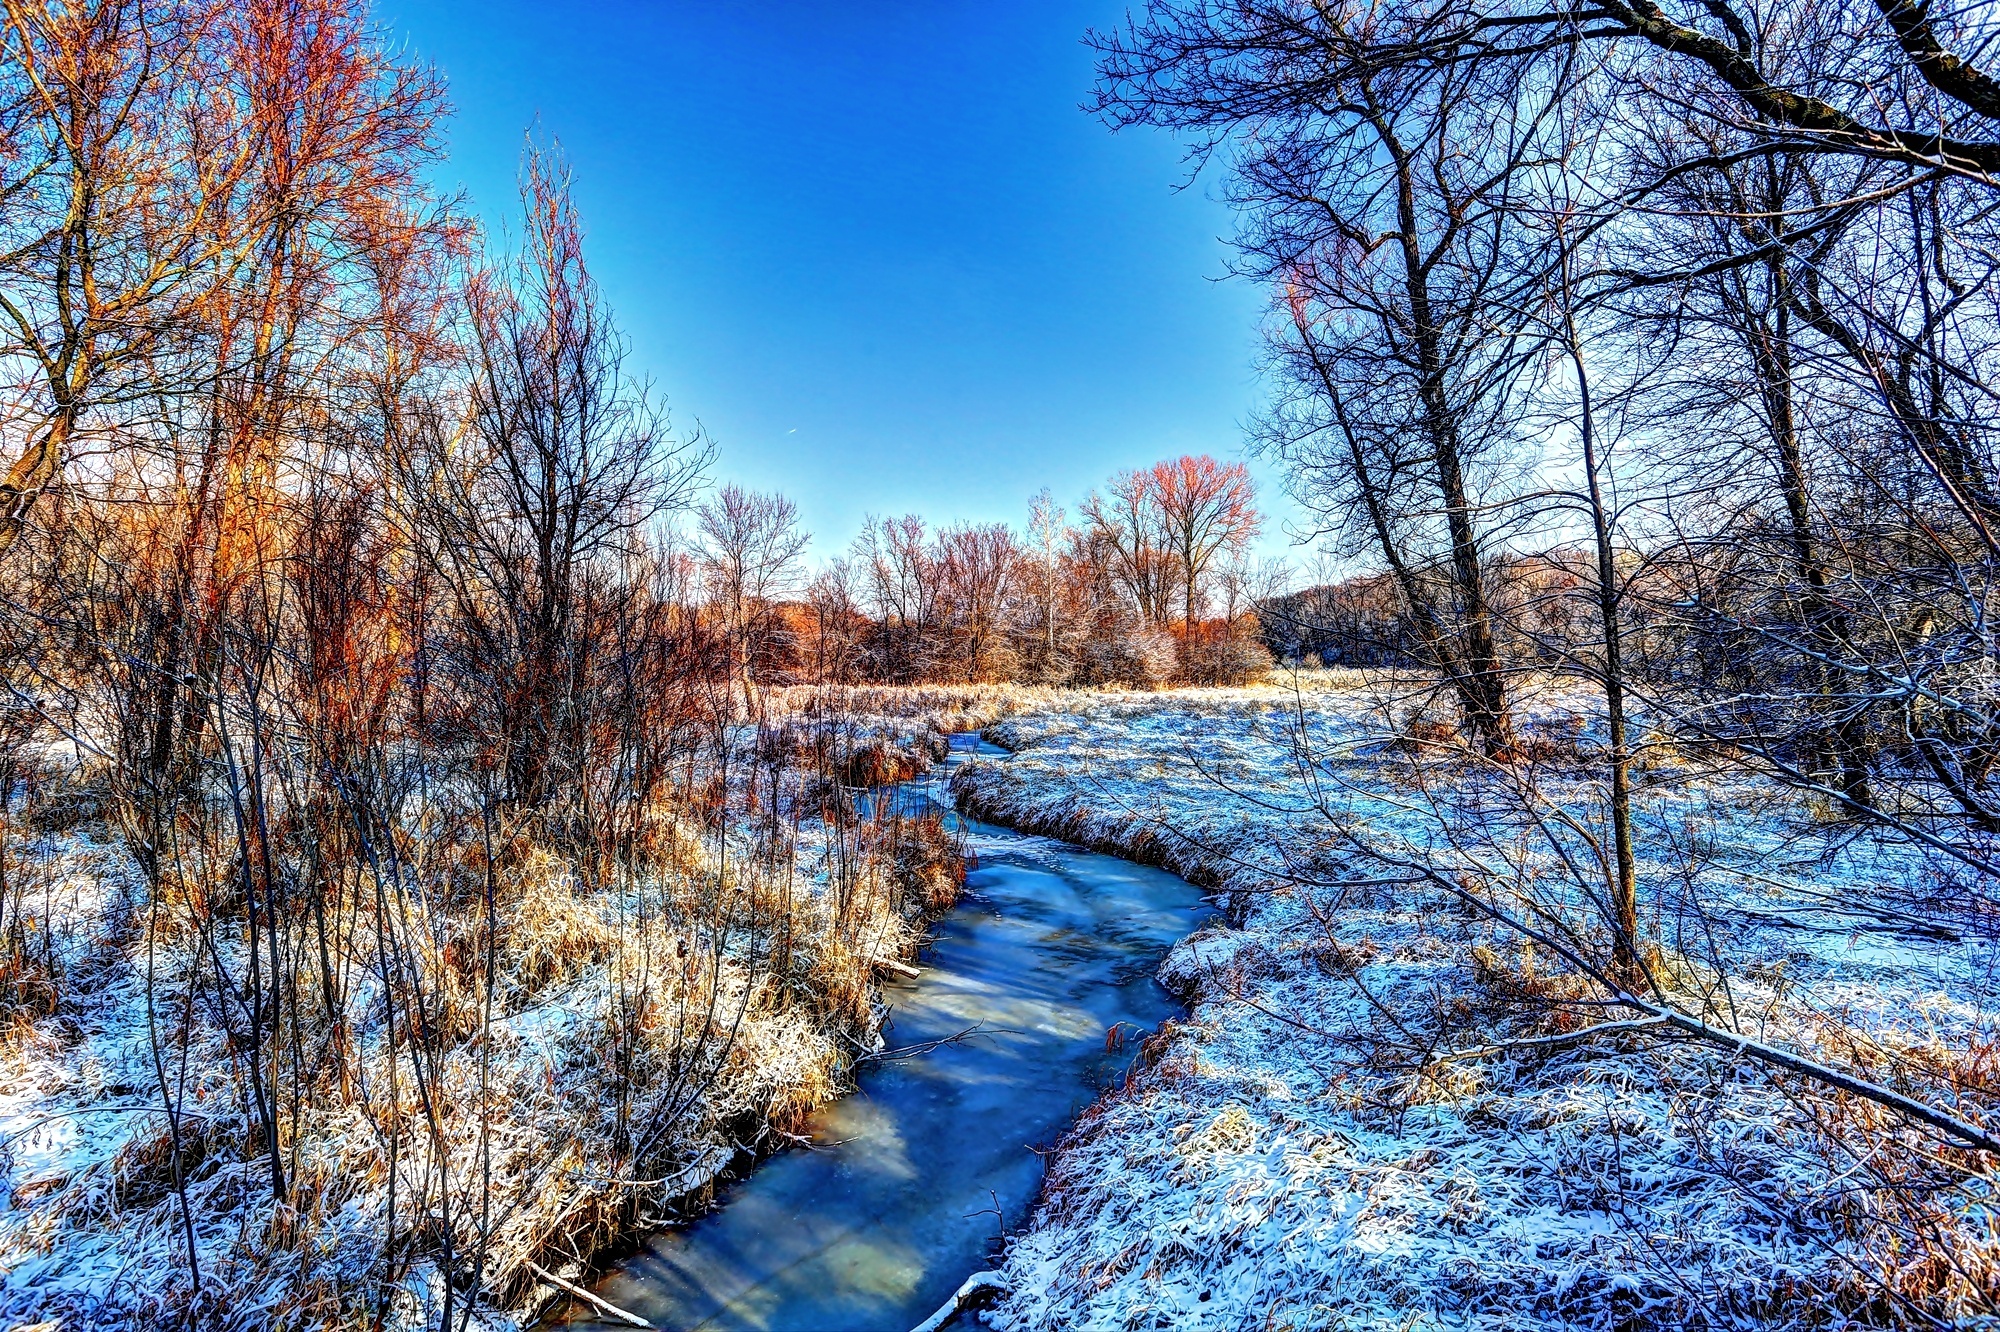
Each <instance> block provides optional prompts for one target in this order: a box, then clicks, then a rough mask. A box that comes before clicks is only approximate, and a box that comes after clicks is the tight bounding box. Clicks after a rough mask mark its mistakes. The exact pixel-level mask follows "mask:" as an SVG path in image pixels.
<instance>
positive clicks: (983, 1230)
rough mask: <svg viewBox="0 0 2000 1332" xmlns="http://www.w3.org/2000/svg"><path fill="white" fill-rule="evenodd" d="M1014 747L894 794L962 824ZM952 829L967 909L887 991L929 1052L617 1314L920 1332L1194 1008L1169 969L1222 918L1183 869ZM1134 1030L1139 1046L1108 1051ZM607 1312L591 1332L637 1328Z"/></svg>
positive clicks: (892, 1021) (663, 1268) (617, 1292)
mask: <svg viewBox="0 0 2000 1332" xmlns="http://www.w3.org/2000/svg"><path fill="white" fill-rule="evenodd" d="M1005 753H1006V751H1005V750H1002V749H999V748H996V747H995V746H993V745H990V744H987V743H985V742H983V741H980V740H978V738H977V737H976V736H972V735H962V736H957V737H954V739H953V752H952V756H951V757H950V758H949V759H948V760H947V761H946V762H945V763H944V764H943V765H941V766H940V767H939V768H937V769H934V770H933V771H932V772H931V773H930V774H929V775H928V776H927V777H926V778H924V779H923V780H919V781H912V782H906V783H903V784H902V785H901V786H900V787H897V788H894V798H896V799H898V800H899V801H902V802H904V807H905V808H911V807H912V806H915V807H918V808H921V807H922V806H923V805H924V804H925V803H926V802H928V804H930V805H931V806H933V807H936V808H940V809H946V810H948V809H949V799H948V797H947V796H946V794H945V782H946V781H947V780H948V779H949V776H950V772H951V770H952V769H953V768H954V767H956V766H957V765H958V764H960V763H962V762H964V761H965V759H966V758H967V757H968V756H971V755H975V754H976V755H978V756H980V757H1004V756H1005ZM952 818H953V819H954V820H955V821H957V823H958V824H959V825H960V826H961V827H962V828H963V829H964V831H965V833H966V840H967V844H968V850H969V851H971V852H972V853H973V854H974V855H975V856H976V857H977V861H976V864H975V866H974V868H973V869H972V870H971V872H970V873H969V874H968V875H967V878H966V885H965V893H964V896H963V897H961V898H960V899H959V902H958V905H957V906H956V907H954V908H953V909H952V911H951V912H950V913H949V914H947V915H946V916H944V917H943V918H942V919H941V920H939V921H938V922H936V926H935V932H934V939H933V942H932V945H931V946H930V947H929V948H927V949H926V950H925V952H924V954H923V956H922V957H920V958H919V959H918V963H919V965H920V966H921V967H922V968H923V971H922V974H921V975H920V976H919V977H918V978H917V979H915V980H909V981H892V982H890V983H888V984H886V985H885V986H884V987H883V995H884V999H885V1000H886V1002H887V1003H888V1005H889V1008H890V1016H889V1020H888V1023H887V1025H886V1028H885V1031H884V1033H883V1035H884V1039H885V1041H886V1042H887V1044H888V1046H889V1047H890V1048H891V1049H892V1050H910V1049H911V1048H912V1047H915V1048H916V1050H917V1052H915V1053H907V1054H903V1055H899V1056H895V1057H890V1058H882V1059H875V1060H870V1061H869V1062H868V1063H866V1064H864V1065H863V1066H862V1071H861V1073H860V1076H859V1084H860V1085H859V1088H858V1089H857V1090H856V1091H855V1093H854V1094H853V1095H851V1096H848V1097H845V1098H843V1099H841V1100H839V1101H836V1102H834V1103H833V1104H831V1105H829V1106H827V1107H826V1108H825V1109H823V1110H822V1111H821V1112H820V1113H819V1114H818V1115H817V1116H816V1117H815V1119H814V1121H813V1124H812V1127H811V1139H812V1143H813V1145H812V1146H811V1147H810V1148H802V1149H795V1150H791V1151H786V1152H783V1153H780V1154H779V1155H777V1156H774V1157H772V1158H771V1159H770V1160H768V1161H765V1162H763V1163H762V1164H760V1165H758V1166H757V1168H756V1169H755V1170H753V1171H752V1172H751V1173H750V1174H749V1176H748V1177H747V1178H745V1179H743V1180H741V1181H740V1182H738V1183H736V1184H733V1185H731V1186H730V1187H729V1188H728V1189H727V1190H726V1191H725V1192H724V1193H723V1194H722V1196H721V1197H720V1199H719V1200H718V1206H717V1207H716V1208H715V1209H714V1210H713V1211H711V1212H709V1213H708V1214H707V1215H705V1216H703V1217H701V1218H700V1219H698V1220H696V1221H694V1222H692V1223H691V1224H689V1225H687V1226H685V1227H682V1228H680V1229H676V1230H672V1231H665V1232H662V1233H660V1234H657V1235H655V1236H653V1237H651V1238H650V1239H649V1241H648V1242H647V1243H646V1245H645V1246H644V1247H643V1248H641V1249H640V1250H639V1251H638V1252H637V1253H636V1254H634V1255H633V1256H631V1257H630V1258H629V1259H627V1260H626V1261H625V1262H624V1263H623V1264H621V1265H620V1266H618V1267H617V1268H615V1269H613V1270H612V1271H611V1272H610V1273H608V1274H607V1275H606V1276H605V1277H604V1278H603V1279H602V1280H601V1281H600V1282H599V1283H598V1285H597V1287H596V1289H597V1293H598V1294H599V1295H600V1296H602V1297H603V1298H604V1299H606V1300H609V1301H611V1302H612V1303H613V1304H616V1305H618V1306H620V1307H622V1308H624V1309H628V1310H630V1311H631V1312H633V1313H635V1314H638V1315H639V1316H640V1317H642V1318H645V1319H647V1320H648V1321H649V1322H651V1323H652V1324H653V1325H654V1326H656V1327H659V1328H664V1329H673V1330H674V1332H692V1330H693V1329H697V1328H699V1329H725V1328H729V1329H759V1330H765V1329H768V1330H769V1332H850V1330H851V1332H909V1329H910V1328H912V1327H913V1326H915V1325H916V1324H917V1323H919V1322H921V1321H922V1320H923V1319H925V1318H926V1317H928V1316H929V1315H930V1314H931V1313H933V1312H934V1311H935V1310H937V1309H938V1308H939V1306H941V1305H942V1304H944V1302H945V1301H946V1300H948V1299H950V1298H951V1295H952V1292H953V1291H955V1290H956V1289H957V1288H958V1286H959V1283H960V1282H962V1281H963V1280H965V1278H966V1277H967V1276H969V1275H970V1274H971V1273H973V1272H975V1271H978V1270H980V1269H981V1268H983V1267H985V1266H987V1265H988V1263H989V1260H990V1258H991V1257H992V1255H993V1253H994V1252H995V1249H996V1245H997V1242H998V1240H999V1238H1000V1236H1001V1235H1002V1234H1003V1233H1004V1231H1005V1230H1006V1229H1007V1228H1008V1227H1018V1226H1019V1225H1020V1224H1021V1223H1022V1222H1023V1221H1024V1220H1026V1218H1027V1213H1028V1210H1029V1208H1030V1207H1031V1206H1032V1205H1033V1203H1034V1200H1035V1194H1036V1191H1037V1190H1038V1188H1039V1187H1040V1184H1041V1179H1042V1160H1041V1157H1040V1156H1039V1155H1038V1154H1037V1150H1036V1149H1037V1148H1041V1149H1044V1150H1045V1149H1046V1148H1048V1147H1049V1146H1051V1145H1053V1144H1054V1143H1055V1141H1056V1140H1057V1139H1058V1138H1059V1137H1061V1136H1062V1134H1063V1132H1064V1130H1066V1129H1067V1128H1068V1127H1069V1125H1070V1124H1071V1123H1072V1122H1073V1121H1074V1120H1075V1118H1076V1116H1077V1114H1078V1113H1079V1112H1081V1111H1082V1110H1083V1109H1084V1108H1085V1107H1086V1106H1088V1105H1089V1104H1090V1103H1091V1102H1092V1101H1094V1100H1096V1099H1097V1097H1098V1096H1099V1095H1100V1094H1101V1093H1102V1092H1103V1091H1104V1090H1105V1089H1106V1088H1107V1087H1108V1086H1110V1085H1111V1084H1112V1083H1114V1082H1115V1081H1116V1080H1117V1079H1118V1078H1119V1077H1120V1076H1121V1075H1122V1074H1123V1072H1124V1070H1125V1069H1126V1067H1127V1066H1128V1065H1129V1064H1130V1061H1131V1059H1132V1054H1133V1046H1134V1040H1135V1038H1136V1037H1138V1036H1140V1035H1142V1034H1143V1033H1144V1032H1147V1031H1151V1030H1152V1029H1153V1028H1154V1027H1156V1026H1158V1025H1159V1023H1160V1022H1161V1021H1163V1020H1164V1019H1166V1018H1167V1017H1169V1016H1172V1015H1173V1014H1174V1013H1175V1012H1176V1011H1177V1007H1176V1005H1175V1003H1174V1001H1173V999H1172V998H1171V997H1170V996H1169V995H1168V994H1167V992H1166V991H1165V990H1163V989H1162V988H1161V987H1160V984H1159V982H1158V981H1156V980H1155V979H1154V977H1153V972H1154V969H1155V968H1156V967H1157V966H1158V965H1159V962H1160V959H1161V958H1162V957H1164V956H1165V955H1166V952H1167V950H1168V949H1169V948H1170V947H1172V946H1173V944H1174V943H1175V941H1177V940H1178V939H1180V938H1181V937H1182V936H1183V935H1185V934H1187V933H1188V932H1189V931H1190V930H1192V929H1193V928H1195V926H1196V925H1198V924H1200V923H1201V921H1202V919H1203V918H1204V917H1205V916H1206V914H1207V908H1206V907H1205V905H1204V904H1203V901H1202V896H1201V893H1200V891H1199V890H1198V889H1196V888H1194V887H1192V886H1191V885H1189V884H1188V883H1187V882H1186V881H1184V880H1182V879H1179V878H1177V877H1175V876H1174V875H1172V874H1169V873H1168V872H1167V871H1165V870H1161V869H1154V868H1152V867H1150V866H1144V865H1135V864H1133V863H1131V862H1130V861H1126V860H1120V859H1119V858H1117V857H1115V856H1108V855H1100V854H1097V853H1095V852H1091V851H1085V850H1083V849H1081V848H1080V847H1075V846H1070V845H1067V844H1065V843H1061V842H1054V841H1050V840H1048V839H1046V838H1041V837H1032V836H1028V835H1026V834H1022V833H1016V832H1013V831H1010V830H1008V829H1006V828H1000V827H996V826H994V825H992V824H987V823H981V822H978V821H976V820H971V819H962V818H960V817H959V816H957V815H955V814H954V815H952ZM974 1027H977V1028H978V1029H979V1030H978V1031H977V1032H975V1034H973V1035H971V1036H968V1037H966V1038H964V1039H961V1040H955V1041H953V1040H950V1039H949V1038H951V1037H954V1036H957V1035H958V1034H959V1033H961V1032H964V1031H966V1030H967V1029H968V1028H974ZM1114 1027H1118V1028H1119V1035H1120V1037H1121V1038H1122V1039H1118V1040H1108V1039H1107V1033H1108V1032H1110V1031H1111V1030H1112V1028H1114ZM939 1041H945V1042H947V1043H945V1044H939V1045H936V1046H934V1047H932V1048H928V1049H926V1048H924V1047H925V1046H926V1045H927V1044H928V1043H931V1042H939ZM587 1312H588V1311H586V1310H584V1309H582V1308H580V1307H579V1308H578V1309H577V1310H576V1311H575V1313H576V1315H577V1316H578V1318H579V1321H577V1322H576V1323H573V1324H571V1325H572V1326H607V1327H610V1326H621V1324H616V1323H602V1324H595V1323H592V1322H590V1321H589V1320H588V1318H587V1317H582V1315H585V1314H587ZM960 1325H965V1326H974V1325H976V1324H975V1323H974V1322H973V1315H970V1314H961V1315H959V1318H958V1320H957V1321H956V1322H954V1323H953V1324H951V1326H954V1327H956V1326H960Z"/></svg>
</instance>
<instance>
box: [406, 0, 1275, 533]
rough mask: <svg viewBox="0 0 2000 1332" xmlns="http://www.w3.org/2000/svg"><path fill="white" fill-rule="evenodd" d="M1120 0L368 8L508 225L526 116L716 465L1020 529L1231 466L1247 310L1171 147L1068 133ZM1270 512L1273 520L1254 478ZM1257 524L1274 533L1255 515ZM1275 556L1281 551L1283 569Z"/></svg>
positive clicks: (1245, 384)
mask: <svg viewBox="0 0 2000 1332" xmlns="http://www.w3.org/2000/svg"><path fill="white" fill-rule="evenodd" d="M1123 12H1124V11H1123V6H1122V4H1120V3H1118V0H1108V2H1100V0H1002V2H1000V3H994V0H985V2H984V3H972V2H970V0H857V2H855V3H846V4H843V3H838V2H837V0H822V3H817V4H812V3H796V4H794V3H783V2H779V0H764V2H762V3H733V2H732V0H711V2H710V3H694V2H693V0H673V2H670V3H658V4H599V5H585V4H565V3H534V4H531V3H516V2H515V0H500V2H498V3H496V2H495V0H481V2H479V3H474V2H472V0H384V3H382V5H381V8H380V10H379V14H380V17H381V18H382V19H383V20H384V21H385V22H386V23H388V24H389V25H391V26H392V28H393V29H394V30H395V31H397V32H398V33H400V34H402V36H403V38H404V39H405V40H406V41H407V42H408V43H409V45H410V46H411V48H412V49H413V50H414V51H415V52H416V53H417V54H418V55H419V56H421V57H423V58H424V59H427V60H429V61H430V62H432V63H434V64H436V65H437V66H438V67H439V68H440V69H441V70H442V71H443V72H444V74H445V76H446V78H447V80H448V81H449V85H450V89H451V99H452V103H453V105H454V108H455V111H456V115H455V117H454V121H453V124H452V129H451V159H450V161H449V163H448V164H447V165H446V167H445V168H444V169H443V171H442V172H441V173H440V183H441V184H443V185H445V186H446V187H450V188H459V187H462V188H463V189H464V190H465V191H466V192H467V194H468V195H469V196H470V198H471V200H472V202H473V203H474V205H475V207H476V210H477V211H478V212H480V213H481V214H482V215H484V216H486V217H488V218H491V219H499V218H503V217H505V216H506V214H507V210H508V209H509V208H510V207H511V206H512V204H513V200H514V180H515V170H516V166H517V164H518V161H519V157H520V150H521V143H522V135H523V133H524V131H525V130H526V129H527V127H528V126H529V125H530V124H531V123H534V122H536V121H539V123H540V125H541V126H542V128H543V129H544V130H545V131H546V132H548V133H551V134H553V135H555V136H556V137H557V138H558V139H560V140H561V142H562V144H563V146H564V148H565V150H566V151H567V152H568V154H569V156H570V158H571V160H572V163H573V165H574V168H575V172H576V177H577V194H578V199H579V203H580V206H581V208H582V211H583V217H584V223H585V226H586V228H587V229H588V247H589V254H590V257H591V262H592V265H593V268H594V270H595V272H596V275H597V277H598V280H599V282H600V283H601V285H602V286H603V288H604V289H605V291H606V293H607V295H608V296H609V297H610V299H611V302H612V304H613V306H614V308H615V310H616V311H617V314H618V317H619V319H620V321H621V323H622V324H623V326H624V327H625V329H626V331H627V333H628V334H629V335H630V337H631V340H632V343H633V352H634V357H635V362H636V365H637V367H638V368H640V369H641V370H643V371H645V372H646V373H648V374H650V375H651V376H652V378H653V379H654V380H655V381H656V383H657V384H658V385H659V386H660V387H661V388H662V389H663V390H665V392H666V394H667V396H668V400H669V404H670V406H671V407H672V409H673V412H674V414H675V417H676V420H677V422H679V423H680V424H682V425H687V424H691V423H692V422H695V421H699V422H700V424H701V425H702V427H703V428H704V429H705V430H706V431H707V433H708V434H709V435H710V436H711V437H713V438H714V439H715V441H716V442H717V443H718V445H719V446H720V450H721V455H720V462H719V466H718V469H717V475H718V476H719V477H721V478H726V479H734V480H739V481H742V482H744V483H745V484H748V485H752V486H755V487H757V488H760V489H773V488H775V489H781V490H783V491H785V492H786V493H787V494H789V495H791V496H792V497H793V498H794V499H795V500H797V501H798V503H799V505H800V508H801V509H802V511H803V513H804V516H805V518H806V520H807V522H808V524H809V525H810V526H811V527H812V529H813V531H814V533H815V536H816V540H815V543H814V549H813V554H814V556H815V557H822V556H825V555H827V554H831V553H835V552H836V551H837V550H838V549H839V548H841V547H843V546H844V545H845V544H846V542H847V541H848V540H849V539H850V538H851V537H852V536H853V534H854V532H855V531H856V529H857V528H858V527H859V525H860V523H861V521H862V518H863V515H864V514H867V513H871V512H873V513H902V512H908V511H915V512H920V513H923V514H924V515H926V516H927V517H929V518H932V519H933V520H937V521H949V520H952V519H958V518H969V519H977V520H994V519H1000V520H1006V521H1011V522H1016V523H1018V522H1020V521H1021V520H1022V518H1023V516H1024V515H1025V512H1026V508H1027V502H1028V498H1029V496H1030V495H1031V494H1033V492H1034V491H1035V490H1037V489H1038V488H1040V487H1041V486H1043V485H1047V486H1049V487H1051V488H1052V489H1053V490H1054V491H1055V493H1056V495H1057V497H1058V498H1059V499H1061V500H1063V501H1064V502H1065V503H1070V502H1073V501H1074V500H1075V499H1076V498H1077V497H1078V496H1079V495H1081V494H1082V492H1083V491H1084V490H1086V489H1087V488H1088V487H1090V486H1092V485H1094V484H1097V483H1099V482H1101V481H1102V480H1103V478H1104V477H1105V476H1106V475H1108V474H1109V473H1110V472H1111V471H1113V470H1114V469H1116V468H1121V467H1129V466H1135V465H1140V464H1144V463H1147V462H1151V461H1152V460H1154V459H1155V458H1159V457H1164V456H1170V455H1173V454H1178V453H1182V452H1209V453H1214V454H1215V455H1217V456H1218V457H1231V458H1233V457H1238V456H1240V454H1241V446H1242V438H1243V430H1242V427H1243V424H1244V422H1245V421H1247V420H1248V419H1249V418H1250V416H1251V415H1252V414H1253V413H1254V412H1255V410H1256V407H1257V404H1258V403H1259V401H1260V400H1261V396H1262V394H1261V390H1260V387H1259V384H1258V382H1257V378H1256V374H1255V371H1254V361H1255V356H1256V327H1257V319H1258V312H1259V309H1260V306H1261V298H1260V296H1259V294H1258V292H1257V291H1256V290H1255V289H1254V288H1252V287H1251V286H1249V285H1247V284H1244V283H1241V282H1236V281H1217V280H1216V279H1217V278H1219V277H1220V276H1221V275H1222V273H1223V270H1224V264H1225V256H1226V249H1225V247H1224V245H1223V243H1222V241H1221V240H1220V239H1219V238H1221V237H1223V236H1225V235H1227V234H1228V232H1229V230H1230V218H1229V215H1228V213H1227V210H1226V209H1224V208H1223V207H1222V206H1221V205H1220V204H1218V203H1217V202H1215V200H1214V198H1213V196H1212V192H1211V190H1210V189H1209V187H1208V185H1207V184H1206V182H1198V183H1197V184H1196V185H1195V186H1194V188H1192V189H1189V190H1182V191H1178V192H1177V191H1176V190H1175V188H1174V187H1175V185H1176V184H1177V183H1178V182H1180V181H1181V180H1182V179H1183V178H1184V176H1185V167H1184V166H1183V165H1182V163H1181V161H1180V153H1179V150H1178V148H1177V146H1176V145H1175V144H1174V143H1173V142H1171V141H1170V140H1168V139H1166V138H1165V137H1163V136H1160V135H1157V134H1148V133H1131V132H1128V133H1124V134H1119V135H1113V134H1111V133H1110V132H1109V131H1108V130H1106V129H1105V128H1104V126H1103V125H1102V124H1100V123H1099V122H1098V121H1096V120H1095V119H1094V118H1092V117H1090V116H1088V115H1085V114H1084V113H1083V112H1082V111H1080V110H1078V103H1079V102H1080V101H1081V100H1082V99H1083V98H1084V96H1085V95H1086V94H1087V92H1088V90H1089V87H1090V82H1091V53H1090V52H1089V50H1088V49H1087V48H1085V47H1084V46H1083V45H1082V44H1081V41H1080V39H1081V37H1082V34H1083V32H1084V30H1085V29H1086V28H1087V27H1089V26H1091V25H1092V24H1096V25H1099V26H1103V25H1108V24H1112V23H1115V22H1117V21H1118V19H1119V17H1120V16H1121V15H1122V13H1123ZM1259 479H1260V481H1261V482H1262V483H1263V484H1262V487H1261V488H1262V489H1263V491H1264V492H1265V495H1266V498H1267V500H1268V501H1270V503H1269V504H1268V505H1267V507H1268V508H1271V509H1276V510H1279V511H1280V513H1281V515H1282V512H1284V511H1286V506H1284V505H1283V504H1282V503H1281V501H1280V498H1279V496H1278V494H1277V488H1276V485H1275V484H1274V482H1273V479H1272V478H1271V477H1270V476H1269V475H1268V474H1265V473H1262V472H1261V471H1260V474H1259ZM1272 526H1273V528H1274V529H1275V527H1276V523H1273V524H1272ZM1281 545H1282V537H1280V536H1275V533H1274V537H1273V538H1267V541H1266V547H1267V549H1273V550H1275V549H1277V548H1278V547H1280V546H1281Z"/></svg>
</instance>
